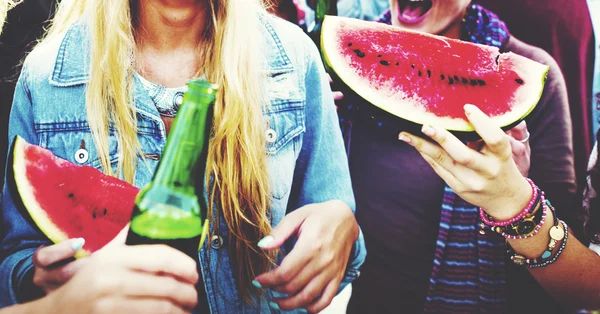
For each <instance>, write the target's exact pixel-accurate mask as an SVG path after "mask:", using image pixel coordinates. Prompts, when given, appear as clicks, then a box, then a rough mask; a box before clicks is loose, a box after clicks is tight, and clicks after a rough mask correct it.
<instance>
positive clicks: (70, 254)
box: [33, 238, 87, 294]
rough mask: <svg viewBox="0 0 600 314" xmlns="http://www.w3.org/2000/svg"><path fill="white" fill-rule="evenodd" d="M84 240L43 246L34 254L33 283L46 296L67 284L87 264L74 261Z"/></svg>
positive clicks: (84, 261)
mask: <svg viewBox="0 0 600 314" xmlns="http://www.w3.org/2000/svg"><path fill="white" fill-rule="evenodd" d="M84 243H85V240H84V239H83V238H77V239H70V240H67V241H63V242H61V243H58V244H54V245H50V246H42V247H41V248H39V249H38V250H36V251H35V253H34V254H33V265H34V273H33V283H34V284H35V285H36V286H38V287H39V288H41V289H42V290H44V292H46V294H48V293H50V292H52V291H54V290H56V289H57V288H59V287H60V286H62V285H63V284H64V283H66V282H67V281H68V280H69V279H71V277H73V275H75V273H76V272H77V271H78V270H79V269H80V268H81V267H82V266H83V265H84V264H85V263H86V262H87V259H85V258H82V259H77V260H73V259H74V256H75V253H77V251H79V249H81V248H82V247H83V244H84Z"/></svg>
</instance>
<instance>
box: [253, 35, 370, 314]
mask: <svg viewBox="0 0 600 314" xmlns="http://www.w3.org/2000/svg"><path fill="white" fill-rule="evenodd" d="M302 39H303V41H302V44H303V45H302V47H301V48H302V49H303V50H304V51H303V53H302V54H301V56H302V57H303V58H304V60H302V63H300V62H298V63H299V64H300V66H303V67H302V68H303V69H305V74H304V85H305V90H306V97H305V99H306V106H305V118H304V121H305V132H304V134H303V139H302V147H301V149H300V152H299V156H298V158H297V161H296V167H295V169H294V179H293V183H292V190H291V194H290V198H289V202H288V209H287V211H288V214H287V215H286V216H285V217H284V219H283V220H282V221H281V222H280V223H279V225H277V226H276V227H275V228H274V230H273V232H272V234H271V236H272V238H271V240H272V241H271V242H270V243H267V244H265V242H263V243H261V247H263V249H272V248H274V247H279V246H280V245H282V244H283V243H284V242H285V241H286V240H287V239H288V238H290V237H294V236H297V237H298V240H297V241H296V242H295V244H294V247H293V249H292V250H291V251H290V252H289V254H288V255H287V256H286V257H285V258H284V260H283V261H282V263H281V265H280V266H279V267H278V268H277V269H275V270H273V271H271V272H269V273H266V274H263V275H261V276H259V277H257V278H256V280H257V281H258V282H259V283H260V284H261V285H262V286H263V287H266V288H274V289H275V291H278V292H281V293H285V294H287V295H289V297H288V298H285V299H282V300H279V301H278V306H279V307H281V309H284V310H286V309H293V308H298V307H305V308H306V309H307V310H309V311H311V312H319V311H320V310H322V309H323V308H324V307H326V306H327V305H328V304H329V303H330V301H331V299H332V298H333V297H334V296H335V295H336V293H337V292H339V291H340V290H341V289H342V288H344V287H345V286H346V285H347V284H348V283H350V282H351V281H352V280H353V279H354V278H356V276H357V275H358V269H359V267H360V266H361V265H362V263H363V261H364V258H365V255H366V250H365V247H364V240H363V237H362V234H361V233H360V229H359V228H358V224H357V223H356V219H355V218H354V207H355V204H354V194H353V192H352V184H351V181H350V172H349V167H348V161H347V157H346V153H345V149H344V144H343V140H342V135H341V130H340V128H339V122H338V120H337V114H336V111H335V105H334V103H333V95H332V92H331V88H330V87H329V82H328V79H327V76H326V74H325V70H324V68H323V65H322V61H321V58H320V55H319V52H318V50H317V49H316V47H315V46H314V44H313V43H312V42H311V41H310V39H309V38H308V37H307V36H306V35H302ZM298 59H300V58H298ZM300 230H301V231H302V232H299V231H300ZM263 244H264V245H263ZM315 299H316V301H314V302H313V301H312V300H315Z"/></svg>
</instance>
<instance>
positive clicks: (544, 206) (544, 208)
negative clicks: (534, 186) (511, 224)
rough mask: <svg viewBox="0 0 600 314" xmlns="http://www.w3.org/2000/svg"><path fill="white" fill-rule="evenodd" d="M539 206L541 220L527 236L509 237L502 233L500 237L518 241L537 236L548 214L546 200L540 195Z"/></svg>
mask: <svg viewBox="0 0 600 314" xmlns="http://www.w3.org/2000/svg"><path fill="white" fill-rule="evenodd" d="M541 206H542V208H540V209H539V210H541V211H542V220H541V221H540V223H539V224H538V225H537V226H535V229H534V230H533V232H532V233H530V234H528V235H518V236H515V235H510V234H507V233H504V232H502V233H501V234H502V236H503V237H505V238H507V239H512V240H519V239H527V238H531V237H533V236H534V235H536V234H538V232H540V230H541V229H542V226H544V222H546V214H547V213H548V205H547V204H546V200H545V199H544V196H543V195H542V200H541Z"/></svg>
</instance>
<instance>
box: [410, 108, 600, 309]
mask: <svg viewBox="0 0 600 314" xmlns="http://www.w3.org/2000/svg"><path fill="white" fill-rule="evenodd" d="M465 112H466V114H467V117H468V118H469V120H470V121H471V123H472V124H473V126H474V127H475V129H476V130H477V133H478V134H479V135H480V136H481V137H482V139H483V140H484V142H485V146H484V147H483V148H482V149H481V150H480V151H475V150H472V149H469V148H468V147H466V146H465V145H464V144H463V143H461V142H460V141H459V140H458V139H457V138H456V137H454V136H453V135H451V134H450V133H449V132H448V131H446V130H444V129H441V128H437V127H435V126H433V127H432V126H424V128H423V132H424V133H425V134H426V135H428V136H430V137H431V138H432V139H433V140H434V141H435V142H437V144H438V145H436V144H434V143H432V142H429V141H425V140H423V139H421V138H419V137H416V136H413V135H410V134H406V133H402V134H400V139H401V140H404V141H405V142H408V143H409V144H410V145H412V146H414V147H415V148H416V149H417V150H418V151H419V152H420V153H421V155H422V156H423V158H425V160H427V162H428V163H429V164H430V165H431V166H432V168H433V169H434V170H435V171H436V173H438V175H440V177H442V178H443V179H444V180H445V181H446V183H447V184H448V185H449V186H450V187H451V188H452V189H453V190H454V191H455V192H456V193H458V194H459V195H460V196H461V197H462V198H463V199H465V200H466V201H467V202H469V203H472V204H475V205H477V206H480V207H481V208H483V209H484V210H485V211H486V213H487V214H488V215H490V216H491V217H492V218H493V219H495V220H496V221H506V220H508V219H510V218H513V217H515V216H517V215H518V214H519V213H520V212H521V211H523V209H524V208H526V206H528V203H529V201H530V200H531V199H532V195H533V190H532V187H531V186H530V184H529V183H528V182H527V181H526V179H525V178H524V177H523V176H522V175H521V174H520V172H519V170H518V168H517V167H516V165H515V163H514V161H513V160H512V152H511V149H510V143H509V140H508V136H507V135H506V134H505V133H504V132H502V130H501V129H500V128H498V127H496V126H495V125H494V122H493V121H492V120H490V119H489V118H488V117H487V116H486V115H485V114H483V113H482V112H481V111H480V110H479V109H477V108H476V107H474V106H465ZM546 197H547V198H548V199H549V200H552V195H551V194H546ZM546 219H547V220H546V221H545V222H544V224H543V225H542V228H541V230H540V231H539V232H538V233H537V234H535V235H534V236H533V237H531V238H527V239H508V242H509V244H510V245H511V247H512V248H513V249H514V251H515V252H516V253H517V254H520V255H524V256H525V257H527V258H538V257H540V256H541V255H542V253H543V252H544V250H545V249H546V248H548V244H549V242H550V236H549V230H550V227H551V226H552V225H553V224H554V219H553V217H552V214H551V213H550V212H547V216H546ZM558 219H560V215H558ZM563 241H564V240H562V241H559V243H558V244H557V246H556V248H555V249H554V250H553V254H557V251H558V248H559V247H560V246H561V244H562V243H563ZM528 269H529V270H530V272H531V274H532V275H533V276H534V277H535V278H536V280H537V281H538V282H539V283H540V284H541V285H542V286H543V287H544V288H545V289H546V290H547V291H548V292H549V293H550V294H551V295H552V296H553V297H554V298H555V299H556V300H558V301H559V302H560V303H561V304H562V305H564V306H565V307H569V308H574V309H577V308H591V309H594V308H600V257H599V256H598V255H596V254H595V253H593V252H592V251H591V250H589V249H588V248H586V247H585V246H584V245H582V244H581V242H579V241H578V240H577V239H576V238H575V237H573V236H570V237H568V240H567V242H566V246H565V248H564V250H563V252H562V254H561V255H560V256H558V258H557V260H556V262H555V263H552V264H549V265H547V266H544V267H540V268H528Z"/></svg>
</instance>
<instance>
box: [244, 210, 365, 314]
mask: <svg viewBox="0 0 600 314" xmlns="http://www.w3.org/2000/svg"><path fill="white" fill-rule="evenodd" d="M358 234H359V229H358V224H357V222H356V219H355V217H354V213H353V212H352V210H350V208H349V207H348V206H347V205H346V204H345V203H343V202H341V201H329V202H324V203H318V204H310V205H306V206H304V207H301V208H299V209H297V210H295V211H293V212H291V213H290V214H288V215H287V216H285V217H284V218H283V220H282V221H281V222H280V223H279V225H277V227H275V228H274V229H273V231H272V232H271V235H270V236H268V237H266V238H264V239H263V240H262V241H261V242H260V243H259V246H260V247H261V248H262V249H264V250H269V249H274V248H277V247H280V246H281V245H283V243H284V242H285V241H286V240H287V239H288V238H290V237H292V236H297V237H298V240H297V242H296V244H295V245H294V248H293V249H292V250H291V252H289V254H288V255H287V256H286V257H285V258H284V259H283V261H282V263H281V265H280V266H279V267H277V268H276V269H274V270H271V271H269V272H267V273H264V274H262V275H260V276H258V277H257V278H256V280H255V281H256V282H257V283H258V284H259V285H261V286H262V287H264V288H270V289H273V290H275V291H278V292H281V293H286V294H288V295H289V297H287V298H285V299H279V300H276V301H275V303H276V304H272V305H271V306H272V307H279V308H281V309H282V310H290V309H296V308H305V309H306V310H308V311H309V312H311V313H318V312H319V311H321V310H322V309H324V308H325V307H327V306H328V305H329V304H330V303H331V300H332V299H333V297H334V296H335V295H336V293H337V291H338V288H339V286H340V283H341V281H342V279H343V278H344V274H345V271H346V265H347V264H348V259H349V257H350V253H351V251H352V247H353V245H354V243H355V241H356V240H357V239H358ZM257 283H255V285H256V284H257Z"/></svg>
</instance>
